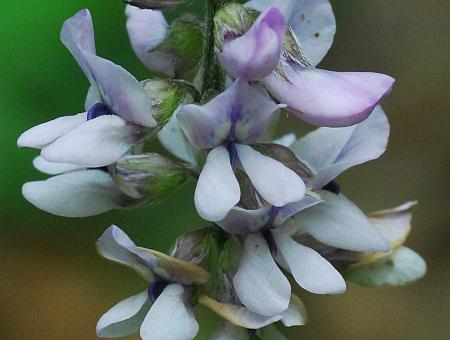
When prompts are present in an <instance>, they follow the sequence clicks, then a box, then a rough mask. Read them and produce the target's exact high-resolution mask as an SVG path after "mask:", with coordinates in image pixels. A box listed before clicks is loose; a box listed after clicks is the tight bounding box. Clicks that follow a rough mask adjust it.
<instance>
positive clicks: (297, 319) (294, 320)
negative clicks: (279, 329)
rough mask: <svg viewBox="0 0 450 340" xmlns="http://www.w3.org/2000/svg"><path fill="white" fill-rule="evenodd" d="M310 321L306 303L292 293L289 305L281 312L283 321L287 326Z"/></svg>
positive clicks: (300, 324)
mask: <svg viewBox="0 0 450 340" xmlns="http://www.w3.org/2000/svg"><path fill="white" fill-rule="evenodd" d="M307 321H308V315H307V312H306V307H305V304H304V303H303V301H302V300H300V298H299V297H298V296H297V295H295V294H292V295H291V301H290V302H289V307H288V309H286V310H285V311H284V312H283V313H282V314H281V322H282V323H283V325H285V326H286V327H292V326H302V325H305V324H306V322H307Z"/></svg>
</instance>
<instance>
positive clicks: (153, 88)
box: [143, 79, 197, 126]
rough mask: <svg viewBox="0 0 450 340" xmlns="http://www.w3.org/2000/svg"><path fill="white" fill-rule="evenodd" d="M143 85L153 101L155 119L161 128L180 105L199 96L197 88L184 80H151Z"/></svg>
mask: <svg viewBox="0 0 450 340" xmlns="http://www.w3.org/2000/svg"><path fill="white" fill-rule="evenodd" d="M143 85H144V88H145V90H146V91H147V93H148V95H149V96H150V97H151V98H152V100H153V102H152V109H153V117H154V118H155V120H156V121H157V122H158V123H159V126H164V125H165V124H166V123H167V122H168V121H169V119H170V117H172V114H173V113H174V112H175V111H176V110H177V109H178V107H179V106H180V105H182V104H185V103H188V102H192V101H193V99H194V98H195V97H196V95H197V94H196V90H195V88H194V87H193V86H192V85H191V84H190V83H188V82H186V81H182V80H164V79H149V80H145V81H144V82H143Z"/></svg>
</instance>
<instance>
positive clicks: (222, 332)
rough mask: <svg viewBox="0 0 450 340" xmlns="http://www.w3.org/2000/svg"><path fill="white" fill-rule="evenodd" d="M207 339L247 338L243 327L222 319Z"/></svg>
mask: <svg viewBox="0 0 450 340" xmlns="http://www.w3.org/2000/svg"><path fill="white" fill-rule="evenodd" d="M209 340H248V331H247V330H246V329H245V328H242V327H238V326H235V325H233V324H232V323H230V322H228V321H224V322H223V323H222V325H221V326H220V327H219V328H218V329H217V330H216V331H215V332H214V333H213V334H212V335H211V337H210V338H209Z"/></svg>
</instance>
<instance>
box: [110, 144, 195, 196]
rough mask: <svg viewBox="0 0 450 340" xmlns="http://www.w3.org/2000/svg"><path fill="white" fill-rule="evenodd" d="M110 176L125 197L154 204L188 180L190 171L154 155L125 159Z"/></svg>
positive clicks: (132, 156)
mask: <svg viewBox="0 0 450 340" xmlns="http://www.w3.org/2000/svg"><path fill="white" fill-rule="evenodd" d="M111 168H112V169H111V170H112V171H111V172H112V176H113V178H114V180H115V181H116V183H117V185H118V186H119V188H120V190H121V191H122V192H123V193H125V194H126V195H127V196H129V197H132V198H134V199H138V200H142V201H144V202H148V203H155V202H158V201H160V200H162V199H163V198H165V197H167V196H168V195H169V194H171V193H172V192H173V191H174V190H175V189H177V188H178V187H179V186H180V185H181V184H183V183H184V182H185V181H186V180H187V178H188V177H189V174H190V172H189V170H188V169H186V168H184V167H183V166H181V165H179V164H176V163H175V162H172V161H171V160H170V159H168V158H166V157H163V156H161V155H159V154H156V153H146V154H142V155H128V156H125V157H123V158H122V159H121V160H120V161H119V162H117V163H115V164H114V165H113V166H112V167H111Z"/></svg>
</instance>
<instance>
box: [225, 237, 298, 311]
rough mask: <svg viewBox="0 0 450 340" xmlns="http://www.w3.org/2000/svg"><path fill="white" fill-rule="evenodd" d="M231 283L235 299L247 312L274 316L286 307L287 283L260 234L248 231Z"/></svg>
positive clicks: (287, 296)
mask: <svg viewBox="0 0 450 340" xmlns="http://www.w3.org/2000/svg"><path fill="white" fill-rule="evenodd" d="M233 285H234V288H235V290H236V293H237V295H238V297H239V300H240V301H241V302H242V304H243V305H244V306H245V307H247V308H248V309H249V310H250V311H252V312H254V313H257V314H260V315H263V316H274V315H278V314H280V313H282V312H283V311H285V310H286V309H287V308H288V306H289V300H290V296H291V285H290V284H289V281H288V280H287V279H286V277H285V276H284V274H283V273H282V272H281V270H280V269H279V268H278V266H277V265H276V263H275V261H274V260H273V258H272V254H271V253H270V249H269V246H268V245H267V242H266V240H265V239H264V237H263V236H262V235H261V234H259V233H257V234H250V235H248V236H247V237H246V239H245V243H244V253H243V255H242V257H241V263H240V265H239V269H238V271H237V272H236V275H235V276H234V278H233Z"/></svg>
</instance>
